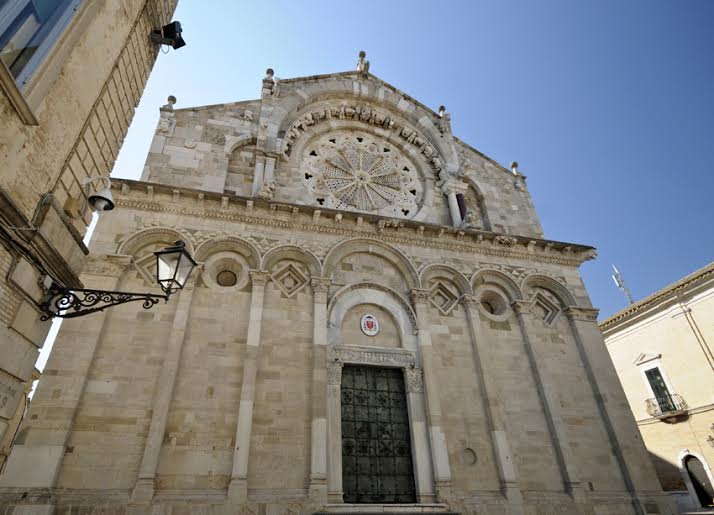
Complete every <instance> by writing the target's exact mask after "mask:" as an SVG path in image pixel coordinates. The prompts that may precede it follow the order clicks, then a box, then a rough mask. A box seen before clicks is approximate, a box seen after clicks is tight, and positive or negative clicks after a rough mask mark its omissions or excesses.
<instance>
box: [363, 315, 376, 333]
mask: <svg viewBox="0 0 714 515" xmlns="http://www.w3.org/2000/svg"><path fill="white" fill-rule="evenodd" d="M359 325H360V327H361V328H362V332H363V333H364V334H366V335H367V336H375V335H376V334H377V333H378V332H379V322H378V321H377V317H375V316H374V315H370V314H367V315H364V316H363V317H362V320H360V324H359Z"/></svg>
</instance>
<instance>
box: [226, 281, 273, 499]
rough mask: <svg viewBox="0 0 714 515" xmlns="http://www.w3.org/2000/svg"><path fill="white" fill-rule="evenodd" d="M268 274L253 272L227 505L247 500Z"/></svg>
mask: <svg viewBox="0 0 714 515" xmlns="http://www.w3.org/2000/svg"><path fill="white" fill-rule="evenodd" d="M269 277H270V275H269V274H268V272H263V271H257V270H251V272H250V280H251V284H252V291H251V297H250V318H249V320H248V336H247V338H246V355H245V360H244V362H243V382H242V385H241V392H240V405H239V407H238V423H237V424H236V444H235V445H236V448H235V451H234V452H233V470H232V473H231V482H230V484H229V485H228V502H229V503H230V504H245V503H246V502H247V501H248V456H249V453H250V433H251V429H252V425H253V403H254V400H255V378H256V375H257V371H258V351H259V349H260V330H261V325H262V322H263V299H264V297H265V285H266V284H267V282H268V278H269Z"/></svg>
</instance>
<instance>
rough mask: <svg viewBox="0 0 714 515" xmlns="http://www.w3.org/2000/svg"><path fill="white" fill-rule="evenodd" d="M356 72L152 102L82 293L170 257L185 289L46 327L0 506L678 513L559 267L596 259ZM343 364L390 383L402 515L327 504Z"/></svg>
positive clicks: (344, 446) (336, 455)
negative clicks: (229, 96) (381, 373)
mask: <svg viewBox="0 0 714 515" xmlns="http://www.w3.org/2000/svg"><path fill="white" fill-rule="evenodd" d="M363 61H364V60H363V58H361V61H360V69H359V70H358V71H357V72H347V73H337V74H331V75H325V76H317V77H306V78H300V79H291V80H282V81H280V82H278V81H277V80H276V79H275V78H274V75H273V72H272V70H268V72H267V74H266V77H265V79H264V80H263V85H262V86H263V87H262V98H261V99H259V100H255V101H249V102H240V103H235V104H227V105H220V106H207V107H200V108H189V109H180V110H174V108H173V99H172V101H171V102H169V104H167V105H166V106H164V107H163V108H162V109H161V119H160V121H159V126H158V128H157V132H156V136H155V138H154V141H153V143H152V146H151V153H150V154H149V157H148V159H147V164H146V168H145V171H144V175H143V176H142V180H141V181H128V180H116V181H114V192H115V199H116V203H117V209H116V210H115V212H114V213H112V215H111V216H106V217H103V218H101V219H100V221H99V224H98V226H97V230H96V232H95V236H94V239H93V241H92V245H91V250H92V254H93V258H92V260H91V261H90V264H89V266H88V267H87V269H86V270H85V273H84V275H83V280H84V281H85V282H86V283H87V284H91V285H93V286H94V287H97V288H107V289H120V290H128V291H154V290H156V289H157V288H156V284H155V279H154V269H153V267H154V266H155V265H154V257H153V255H152V252H153V251H154V250H156V249H158V248H160V247H162V246H164V245H166V244H167V243H171V242H173V241H175V240H177V239H181V240H183V241H184V242H186V245H187V248H188V249H189V251H190V252H191V253H192V254H193V255H194V256H195V258H196V259H197V261H199V262H200V263H201V267H200V270H197V271H195V272H194V273H193V276H192V279H191V282H190V284H189V285H188V286H187V287H186V288H185V289H183V290H182V291H181V292H180V293H179V294H177V295H176V296H175V297H172V298H171V300H170V301H169V302H168V303H166V304H160V305H158V306H156V307H154V308H152V309H151V310H149V311H144V310H142V309H140V306H138V305H132V304H127V305H123V306H119V307H116V308H113V309H111V310H108V311H106V312H102V313H98V314H95V315H92V316H91V317H87V318H86V319H82V320H69V321H67V323H66V324H65V325H63V328H62V331H61V333H60V335H59V337H58V340H57V342H56V344H55V349H54V351H53V353H52V355H51V356H50V359H49V362H48V365H47V368H46V371H45V374H44V376H43V378H42V380H41V382H40V386H39V388H38V391H37V394H36V396H35V399H34V400H33V403H32V406H31V409H30V413H29V417H28V419H27V421H26V423H25V424H24V426H23V428H22V429H21V432H20V436H19V438H18V444H17V445H16V446H15V449H14V451H13V454H12V456H11V459H10V463H9V466H8V470H7V472H6V473H5V474H4V475H3V476H2V477H0V485H1V486H2V487H4V488H3V489H2V494H1V495H2V497H0V498H1V499H3V500H4V502H6V503H7V504H11V505H17V506H18V507H17V508H14V509H15V512H14V513H35V512H34V511H31V510H35V509H40V507H43V509H47V510H50V509H51V508H52V507H55V508H56V510H55V513H71V512H73V511H74V510H77V509H80V510H86V511H87V512H91V513H100V512H101V513H238V512H240V513H256V514H258V513H260V514H263V513H266V514H268V513H270V514H277V513H312V512H319V511H328V512H331V513H332V512H344V513H350V512H351V513H354V512H360V511H370V512H377V511H378V512H382V511H399V510H401V511H402V512H446V511H457V512H463V513H489V514H528V515H536V514H546V513H559V514H566V513H568V514H570V513H583V514H589V515H595V514H598V515H604V514H612V515H614V514H630V513H632V514H635V513H637V514H644V513H662V514H671V513H673V511H672V509H671V506H670V505H669V504H668V499H667V497H666V496H664V495H663V494H662V492H661V489H660V487H659V484H658V483H657V479H656V475H655V473H654V469H653V467H652V464H651V463H650V461H649V459H648V457H647V454H646V451H645V448H644V446H643V445H642V442H641V440H640V438H639V435H638V433H637V430H636V426H635V424H634V420H633V419H632V416H631V414H630V413H629V411H628V410H627V401H626V398H625V396H624V394H623V392H622V390H621V388H620V386H619V383H618V382H617V380H616V374H615V370H614V368H613V366H612V363H611V361H610V359H609V357H608V355H607V352H606V350H605V347H604V345H603V341H602V337H601V334H600V332H599V330H598V327H597V323H596V314H597V311H596V310H594V309H593V308H592V307H591V305H590V301H589V299H588V295H587V292H586V291H585V288H584V285H583V283H582V281H581V279H580V276H579V274H578V266H579V265H580V264H581V263H582V262H583V261H585V260H588V259H592V258H593V257H594V250H593V249H592V248H591V247H587V246H583V245H576V244H568V243H562V242H555V241H550V240H545V239H543V238H542V230H541V227H540V224H539V221H538V219H537V217H536V214H535V211H534V209H533V205H532V202H531V198H530V195H529V194H528V192H527V189H526V186H525V178H524V177H523V175H521V174H520V173H518V172H517V171H515V173H514V171H512V170H508V169H505V168H503V167H502V166H500V165H498V164H497V163H495V162H494V161H492V160H490V159H489V158H487V157H485V156H483V155H482V154H481V153H479V152H478V151H476V150H474V149H473V148H471V147H469V146H468V145H466V144H464V143H463V142H461V141H459V140H458V139H456V138H455V137H454V136H453V135H452V134H451V129H450V124H449V115H448V113H446V112H445V111H444V110H441V112H440V113H436V112H434V111H432V110H430V109H428V108H427V107H425V106H424V105H422V104H420V103H419V102H418V101H416V100H414V99H412V98H410V97H408V96H407V95H405V94H404V93H402V92H401V91H399V90H397V89H395V88H394V87H392V86H390V85H389V84H386V83H384V82H383V81H381V80H379V79H378V78H376V77H375V76H373V75H370V74H368V73H366V72H365V62H363ZM365 315H372V316H373V317H374V319H376V320H377V322H378V323H379V331H378V332H377V334H376V335H372V336H370V335H369V334H368V333H369V331H364V330H363V328H362V326H361V324H363V323H364V320H365V319H364V316H365ZM345 366H350V367H353V366H362V367H387V368H391V369H397V370H399V371H401V372H402V374H403V377H404V388H403V389H402V390H401V393H399V395H396V394H393V393H390V394H389V396H386V397H385V395H386V394H383V393H379V391H377V390H375V391H371V392H368V393H367V395H368V396H369V395H375V396H376V397H378V398H381V399H388V401H385V402H390V403H391V402H394V403H398V404H399V405H400V406H402V407H403V406H406V408H407V411H408V418H409V424H408V428H406V429H404V431H405V432H406V433H408V434H405V435H402V437H403V438H405V440H403V441H408V442H409V447H408V453H409V455H410V459H411V463H412V465H411V469H410V470H409V471H408V473H409V477H410V478H412V477H413V485H412V486H413V492H415V494H414V495H415V497H414V499H413V501H411V502H408V503H404V502H401V503H397V504H370V505H369V506H365V505H354V504H346V503H345V502H344V499H345V494H346V493H347V494H350V495H353V494H355V491H354V489H355V488H362V487H361V486H358V487H356V486H355V485H354V484H350V483H349V482H346V481H345V482H343V478H344V477H347V476H346V475H344V472H345V471H346V470H347V469H348V468H350V467H355V466H356V467H358V468H359V467H361V466H362V465H359V464H357V465H355V463H356V462H357V463H361V462H360V460H357V461H355V457H354V455H352V454H350V449H351V447H350V446H351V445H352V444H351V443H350V441H349V436H350V435H354V434H355V431H357V430H356V429H355V424H354V423H353V421H352V419H350V418H349V417H348V418H345V416H346V415H345V413H343V409H344V403H343V395H344V394H345V391H344V388H343V381H344V378H343V373H342V372H343V367H345ZM392 375H393V374H392ZM395 405H396V404H395ZM357 411H358V409H357V408H355V416H356V417H358V416H359V415H358V414H357ZM380 413H381V412H378V413H377V414H375V415H374V420H369V419H366V421H365V422H364V423H367V424H372V425H371V426H370V427H373V428H378V427H381V426H379V424H378V422H377V420H382V419H381V418H379V417H381V416H382V415H381V414H380ZM363 420H365V419H363ZM379 430H380V431H383V429H381V428H380V429H379ZM384 431H387V430H386V429H384ZM389 431H392V430H389ZM393 431H395V432H396V431H397V429H394V430H393ZM400 431H401V430H400ZM382 434H386V433H382ZM393 436H394V433H392V434H390V437H393ZM374 443H375V444H376V443H378V442H374ZM390 445H391V444H390ZM377 448H379V449H380V450H379V451H376V450H372V451H366V452H367V454H369V453H377V455H378V456H379V457H380V458H379V459H381V457H382V456H386V455H387V454H379V453H382V452H384V453H387V451H383V450H381V446H375V447H374V448H373V449H377ZM359 452H360V451H358V455H359ZM369 455H370V456H372V455H373V454H369ZM389 456H391V455H389ZM389 459H390V460H392V459H394V460H396V461H394V462H392V461H390V462H389V464H388V465H384V464H383V463H382V462H381V461H380V462H379V467H380V469H379V472H378V473H379V474H385V475H380V476H379V477H380V481H382V480H384V482H380V485H381V486H380V488H382V487H383V488H384V492H388V491H389V488H391V487H390V486H389V482H388V480H389V479H390V478H389V477H387V476H386V474H389V472H388V470H387V468H384V467H392V468H394V467H399V466H400V465H399V464H400V463H402V462H401V461H399V459H398V458H389ZM374 463H377V462H374ZM372 470H373V472H375V473H377V472H376V469H372ZM389 470H391V471H392V472H394V471H393V470H392V469H391V468H390V469H389ZM402 472H403V470H402ZM365 474H366V473H365ZM350 477H352V476H350ZM365 478H366V479H370V477H369V476H368V475H367V476H365ZM23 510H25V511H23Z"/></svg>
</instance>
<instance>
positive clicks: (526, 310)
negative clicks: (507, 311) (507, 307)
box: [511, 300, 531, 317]
mask: <svg viewBox="0 0 714 515" xmlns="http://www.w3.org/2000/svg"><path fill="white" fill-rule="evenodd" d="M511 307H512V308H513V311H514V312H515V313H516V316H519V317H521V316H524V315H530V314H531V303H530V302H528V301H527V300H515V301H513V302H512V303H511Z"/></svg>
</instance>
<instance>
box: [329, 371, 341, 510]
mask: <svg viewBox="0 0 714 515" xmlns="http://www.w3.org/2000/svg"><path fill="white" fill-rule="evenodd" d="M341 387H342V363H337V362H331V363H327V413H328V417H327V424H328V426H327V501H328V502H330V503H341V502H344V498H343V491H342V399H341Z"/></svg>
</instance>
